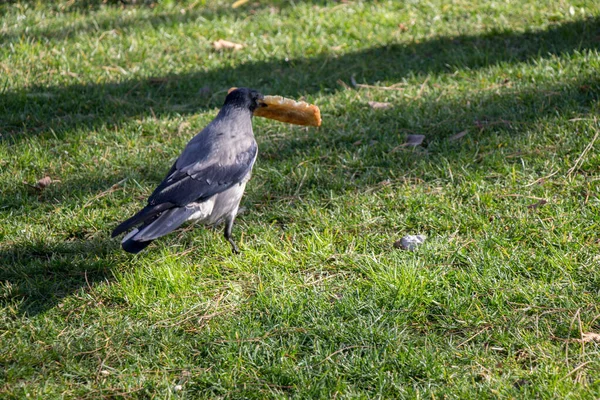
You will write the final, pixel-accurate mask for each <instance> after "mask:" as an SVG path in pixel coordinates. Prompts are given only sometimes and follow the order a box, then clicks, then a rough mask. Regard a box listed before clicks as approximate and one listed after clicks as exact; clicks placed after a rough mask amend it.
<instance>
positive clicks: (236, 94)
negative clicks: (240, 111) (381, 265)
mask: <svg viewBox="0 0 600 400" xmlns="http://www.w3.org/2000/svg"><path fill="white" fill-rule="evenodd" d="M264 97H265V96H263V95H262V94H261V93H259V92H257V91H256V90H254V89H248V88H236V89H234V90H230V91H229V94H227V97H226V98H225V104H223V106H233V107H236V108H245V109H248V110H250V111H252V112H253V111H254V110H256V109H257V108H258V107H260V106H261V103H260V100H262V99H263V98H264Z"/></svg>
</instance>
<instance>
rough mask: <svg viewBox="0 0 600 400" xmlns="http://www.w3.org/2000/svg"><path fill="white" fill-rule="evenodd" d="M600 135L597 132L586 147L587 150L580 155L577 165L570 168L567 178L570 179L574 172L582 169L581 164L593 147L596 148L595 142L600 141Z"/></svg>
mask: <svg viewBox="0 0 600 400" xmlns="http://www.w3.org/2000/svg"><path fill="white" fill-rule="evenodd" d="M598 134H600V131H598V132H596V134H595V135H594V137H593V138H592V141H591V142H590V143H589V144H588V145H587V146H586V147H585V149H583V151H582V152H581V154H580V155H579V157H578V158H577V160H575V164H573V166H572V167H571V168H569V171H567V176H568V177H569V178H570V177H571V175H572V174H573V173H574V172H576V171H577V170H579V167H581V164H583V161H582V160H583V158H584V157H585V156H586V155H587V153H588V152H589V151H590V150H591V149H592V147H593V146H594V142H595V141H596V139H598ZM580 163H581V164H580Z"/></svg>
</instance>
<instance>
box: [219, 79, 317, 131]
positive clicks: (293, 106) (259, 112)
mask: <svg viewBox="0 0 600 400" xmlns="http://www.w3.org/2000/svg"><path fill="white" fill-rule="evenodd" d="M235 89H236V88H231V89H229V92H231V91H232V90H235ZM229 92H228V93H229ZM254 115H255V116H257V117H264V118H269V119H274V120H276V121H281V122H287V123H289V124H295V125H309V126H321V110H319V107H317V106H315V105H314V104H308V103H306V102H304V101H295V100H291V99H286V98H285V97H281V96H265V97H264V99H262V100H260V106H259V107H258V108H257V109H256V110H254Z"/></svg>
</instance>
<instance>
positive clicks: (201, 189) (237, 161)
mask: <svg viewBox="0 0 600 400" xmlns="http://www.w3.org/2000/svg"><path fill="white" fill-rule="evenodd" d="M263 98H264V96H263V95H262V94H260V93H259V92H257V91H255V90H251V89H247V88H239V89H235V90H233V91H231V92H230V93H229V94H228V95H227V97H226V99H225V104H223V107H222V108H221V110H220V111H219V114H218V115H217V116H216V117H215V119H214V120H213V121H212V122H211V123H210V124H208V125H207V126H206V128H204V129H203V130H202V131H201V132H200V133H198V134H197V135H196V136H195V137H194V138H193V139H192V140H190V142H189V143H188V144H187V145H186V146H185V148H184V149H183V152H182V153H181V155H180V156H179V158H178V159H177V161H175V163H174V164H173V166H172V167H171V169H170V170H169V172H168V173H167V176H166V177H165V179H164V180H163V181H162V182H161V183H160V184H159V185H158V187H157V188H156V189H155V190H154V192H153V193H152V195H151V196H150V198H149V199H148V205H147V206H146V207H144V208H143V209H142V210H140V211H139V212H138V213H137V214H135V215H134V216H133V217H131V218H129V219H128V220H127V221H125V222H123V223H122V224H121V225H119V226H118V227H117V228H115V230H114V231H113V232H112V236H113V237H115V236H117V235H118V234H120V233H123V232H125V231H128V230H130V229H132V228H133V230H131V232H129V233H128V234H127V235H126V236H125V237H124V238H123V240H122V242H121V244H122V246H123V249H124V250H125V251H127V252H129V253H139V252H140V251H142V250H143V249H145V248H146V247H147V246H148V245H149V244H150V243H151V242H152V241H153V240H155V239H157V238H159V237H161V236H164V235H166V234H168V233H170V232H172V231H174V230H175V229H177V228H178V227H179V226H181V225H182V224H183V223H184V222H186V221H197V222H200V223H202V224H204V225H216V224H218V223H220V222H224V224H225V239H227V241H228V242H229V243H230V244H231V249H232V251H233V252H234V253H238V252H239V250H238V247H237V245H236V244H235V242H234V240H233V238H232V235H231V231H232V228H233V221H234V220H235V217H236V215H237V212H238V207H239V204H240V200H241V199H242V195H243V194H244V189H245V187H246V182H248V180H249V179H250V174H251V172H252V166H253V165H254V161H255V160H256V155H257V152H258V147H257V145H256V141H255V140H254V134H253V132H252V115H253V112H254V110H256V109H257V108H258V107H261V106H263V105H264V104H263V103H261V100H262V99H263Z"/></svg>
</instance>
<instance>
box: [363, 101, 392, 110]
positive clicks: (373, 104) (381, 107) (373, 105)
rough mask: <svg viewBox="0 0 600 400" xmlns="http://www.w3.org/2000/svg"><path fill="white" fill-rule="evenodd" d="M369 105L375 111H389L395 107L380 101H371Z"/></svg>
mask: <svg viewBox="0 0 600 400" xmlns="http://www.w3.org/2000/svg"><path fill="white" fill-rule="evenodd" d="M369 105H370V106H371V108H372V109H373V110H387V109H388V108H391V107H393V105H392V104H391V103H382V102H379V101H370V102H369Z"/></svg>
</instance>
